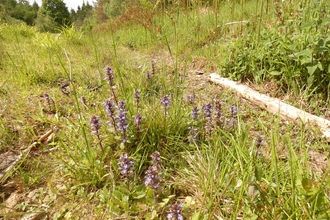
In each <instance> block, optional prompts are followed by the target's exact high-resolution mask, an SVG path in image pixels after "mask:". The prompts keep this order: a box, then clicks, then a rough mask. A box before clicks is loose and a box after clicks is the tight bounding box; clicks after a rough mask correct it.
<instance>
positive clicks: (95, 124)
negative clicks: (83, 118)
mask: <svg viewBox="0 0 330 220" xmlns="http://www.w3.org/2000/svg"><path fill="white" fill-rule="evenodd" d="M101 124H102V123H101V121H100V119H99V117H98V116H95V115H93V116H92V117H91V127H92V134H95V135H97V136H99V130H100V128H101Z"/></svg>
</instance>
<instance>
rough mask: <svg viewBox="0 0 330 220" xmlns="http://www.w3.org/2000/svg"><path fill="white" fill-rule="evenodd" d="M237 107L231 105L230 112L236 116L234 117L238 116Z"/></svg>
mask: <svg viewBox="0 0 330 220" xmlns="http://www.w3.org/2000/svg"><path fill="white" fill-rule="evenodd" d="M237 111H238V110H237V107H236V106H234V105H233V106H231V107H230V112H231V115H232V117H233V118H234V117H236V116H237Z"/></svg>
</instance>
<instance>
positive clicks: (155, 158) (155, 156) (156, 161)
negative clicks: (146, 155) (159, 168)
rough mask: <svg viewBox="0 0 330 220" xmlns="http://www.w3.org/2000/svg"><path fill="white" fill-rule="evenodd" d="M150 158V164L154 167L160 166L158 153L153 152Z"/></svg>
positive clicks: (160, 160)
mask: <svg viewBox="0 0 330 220" xmlns="http://www.w3.org/2000/svg"><path fill="white" fill-rule="evenodd" d="M150 157H151V160H152V163H153V164H154V165H156V164H157V165H158V164H160V162H162V159H161V158H160V153H159V152H158V151H155V152H153V153H152V154H151V155H150Z"/></svg>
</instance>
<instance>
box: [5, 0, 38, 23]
mask: <svg viewBox="0 0 330 220" xmlns="http://www.w3.org/2000/svg"><path fill="white" fill-rule="evenodd" d="M35 5H36V3H35V4H34V5H30V4H29V2H28V1H18V2H17V1H15V0H7V1H4V0H3V1H0V8H1V9H0V21H1V20H6V21H7V22H9V21H10V18H9V17H11V18H15V19H17V20H21V21H24V22H25V23H26V24H27V25H34V21H35V19H36V17H37V12H38V6H37V7H35Z"/></svg>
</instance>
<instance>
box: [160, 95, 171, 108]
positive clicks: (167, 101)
mask: <svg viewBox="0 0 330 220" xmlns="http://www.w3.org/2000/svg"><path fill="white" fill-rule="evenodd" d="M160 102H161V103H162V104H163V105H164V107H165V110H166V111H167V110H168V109H169V108H170V104H171V98H170V97H169V95H165V96H164V97H163V98H162V99H161V100H160Z"/></svg>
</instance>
